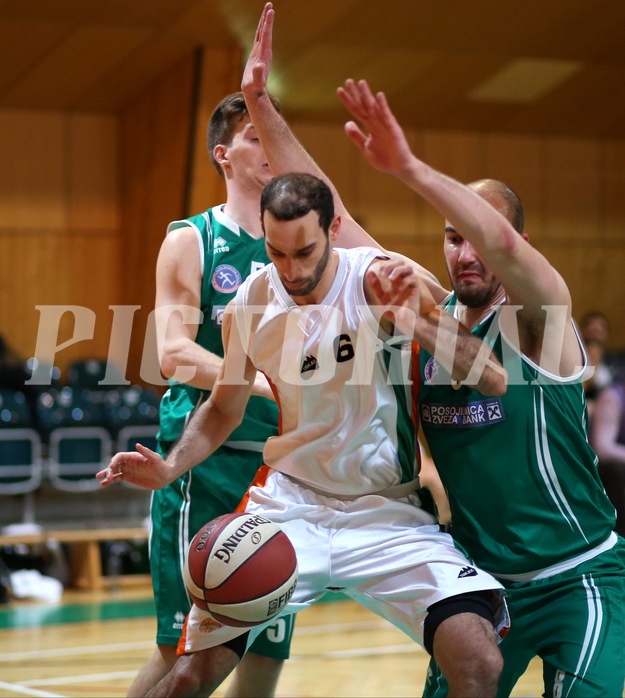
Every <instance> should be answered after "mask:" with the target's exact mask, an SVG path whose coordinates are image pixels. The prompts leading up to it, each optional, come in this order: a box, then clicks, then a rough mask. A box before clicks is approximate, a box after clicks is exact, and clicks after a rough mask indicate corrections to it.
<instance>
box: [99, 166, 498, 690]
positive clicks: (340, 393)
mask: <svg viewBox="0 0 625 698" xmlns="http://www.w3.org/2000/svg"><path fill="white" fill-rule="evenodd" d="M261 216H262V221H263V226H264V230H265V243H266V247H267V252H268V255H269V258H270V259H271V261H272V264H270V265H268V266H267V267H266V268H265V269H263V270H261V271H259V272H257V273H256V274H253V275H252V276H250V277H249V278H248V279H247V280H246V281H245V282H244V283H243V284H242V286H241V287H240V289H239V291H238V292H237V296H236V297H235V300H234V301H233V304H231V312H229V313H228V320H227V322H225V323H224V336H225V337H226V340H225V341H226V357H225V361H224V364H223V368H222V372H221V375H220V379H219V382H218V384H217V387H216V388H215V390H214V391H213V393H212V394H211V397H210V398H209V400H208V401H207V402H206V403H204V405H203V406H201V407H200V408H199V409H198V410H197V411H196V414H195V416H194V417H193V418H192V419H191V421H190V423H189V426H188V427H187V429H186V430H185V432H184V434H183V436H182V438H181V440H180V441H179V442H178V444H177V445H176V446H175V447H174V448H173V450H172V451H171V453H170V454H169V456H168V457H167V460H166V461H165V460H163V459H162V458H161V456H159V455H158V454H156V453H154V452H152V451H150V450H149V449H146V448H143V447H138V448H139V452H138V453H137V452H134V453H123V454H117V455H116V456H115V457H114V458H113V460H112V461H111V464H110V465H109V467H108V468H107V469H106V470H103V471H102V472H101V473H99V475H98V477H99V479H100V480H101V481H102V484H103V485H109V484H111V483H113V482H117V481H119V480H124V481H127V482H131V483H133V484H135V485H139V486H142V487H146V488H149V489H158V488H160V487H162V486H163V485H165V484H166V483H168V482H171V481H172V480H173V479H174V478H176V477H178V476H179V475H180V474H182V473H183V472H186V471H188V470H190V469H191V468H192V467H193V466H194V465H195V464H196V463H199V462H200V461H202V460H204V459H205V458H206V457H207V456H208V455H209V454H210V453H211V452H212V451H213V450H214V449H215V448H217V447H218V446H219V444H221V443H222V442H223V441H224V440H225V439H226V438H227V436H228V435H229V433H230V432H231V431H232V429H233V428H235V427H236V425H237V424H238V423H239V422H240V420H241V418H242V415H243V412H244V410H245V406H246V403H247V400H248V398H249V395H250V390H251V388H250V384H251V382H253V376H255V375H256V371H257V370H261V371H263V372H264V373H265V374H266V376H267V377H268V379H269V380H270V383H271V384H272V387H273V390H274V392H275V394H276V398H277V403H278V405H279V408H280V419H281V429H280V434H279V435H278V436H276V437H272V438H271V439H269V440H268V443H267V446H266V448H265V451H264V460H265V463H266V465H265V466H264V467H263V468H261V470H260V471H259V473H258V475H257V477H256V479H255V481H254V483H253V485H252V487H251V488H250V490H249V491H248V494H247V497H246V499H245V500H244V502H243V503H242V506H241V507H240V508H241V510H245V511H247V512H249V513H257V514H262V515H263V516H266V517H267V518H269V519H271V520H273V521H275V522H276V523H278V524H279V525H280V526H281V527H282V528H283V530H284V531H285V532H286V533H287V535H288V536H289V537H290V539H291V541H292V543H293V545H294V547H295V550H296V552H297V556H298V567H299V580H298V585H297V587H296V590H295V592H294V594H293V596H292V597H291V599H290V601H289V603H288V605H287V606H286V608H285V611H284V612H286V613H295V612H297V611H300V610H303V609H304V608H307V607H308V606H310V605H311V604H312V603H314V602H315V601H317V600H319V599H320V598H321V597H322V596H324V595H326V594H328V593H332V592H336V591H341V592H342V593H343V594H345V595H347V596H348V597H350V598H352V599H354V600H355V601H357V602H359V603H360V604H362V605H363V606H364V607H366V608H368V609H369V610H371V611H373V612H374V613H377V614H378V615H380V616H381V617H383V618H386V619H387V620H389V621H390V622H391V623H393V624H394V625H395V626H397V627H398V628H400V629H401V630H402V631H404V632H405V633H406V634H407V635H408V636H409V637H410V638H412V639H413V640H415V641H416V642H418V643H419V644H421V645H422V646H424V647H425V648H426V649H427V650H428V652H430V653H431V654H432V655H433V656H434V657H435V658H436V660H437V661H438V662H439V663H440V664H441V666H443V667H444V671H445V673H446V675H447V676H448V678H449V681H450V687H451V688H450V693H452V694H453V695H457V696H481V697H484V696H495V695H496V689H497V681H498V678H499V673H500V671H501V666H502V664H501V655H500V652H499V650H498V647H497V633H498V632H499V633H501V634H503V631H504V629H505V628H506V626H507V624H508V621H507V610H506V607H505V604H504V603H503V602H502V600H501V596H500V593H499V592H500V589H501V585H500V584H499V583H498V582H496V581H495V580H494V579H493V578H492V577H491V576H490V575H488V574H486V573H484V572H483V571H481V570H480V569H478V568H476V567H475V566H474V565H472V564H471V563H470V562H469V560H468V559H467V558H466V557H465V556H464V555H462V554H461V553H460V552H459V550H458V549H457V548H456V547H455V546H454V544H453V542H452V540H451V538H450V537H449V535H448V534H446V533H443V532H441V531H440V528H439V526H438V524H437V522H436V518H435V516H434V513H433V509H429V507H428V500H427V498H426V497H425V496H424V494H423V491H422V490H420V489H419V483H418V468H419V463H418V454H417V452H416V434H415V420H414V417H415V415H414V414H413V412H412V408H413V405H414V404H415V403H414V398H415V395H414V390H415V389H416V387H417V386H416V385H415V384H414V383H413V382H412V381H411V380H410V378H411V373H410V371H411V358H412V355H413V346H412V345H413V342H414V341H418V342H420V343H422V344H423V346H424V347H426V348H428V349H429V350H431V351H432V352H434V351H436V353H437V357H438V358H439V360H440V363H441V365H442V366H443V367H444V369H446V370H447V371H448V372H449V374H450V378H451V379H453V380H463V379H465V378H466V377H467V374H468V373H469V371H470V369H471V368H472V367H473V364H474V362H475V361H476V359H477V357H478V355H480V352H481V351H482V350H483V348H484V346H485V345H484V344H483V343H482V342H481V341H479V340H475V339H474V338H472V337H470V335H469V334H468V333H466V332H464V333H463V332H462V331H461V330H460V327H459V325H458V324H457V323H456V321H454V320H453V318H451V317H450V316H448V315H446V314H445V313H441V312H440V311H439V310H438V309H436V308H435V307H434V306H433V305H432V304H430V305H428V307H429V308H433V309H432V310H431V312H430V313H422V312H421V287H422V282H420V281H419V280H418V277H417V274H416V272H415V270H414V269H413V268H412V267H411V266H410V265H409V264H408V263H407V262H404V261H402V260H391V259H389V258H386V257H384V256H381V253H380V251H379V250H376V249H371V248H356V249H354V250H344V249H334V248H333V244H332V243H333V240H334V239H335V238H336V236H337V234H338V230H339V227H340V216H337V215H335V214H334V204H333V197H332V192H331V191H330V189H329V188H328V186H327V185H326V184H325V183H324V182H322V181H321V180H319V179H318V178H316V177H313V176H311V175H307V174H287V175H283V176H281V177H277V178H274V179H273V180H272V181H271V182H270V183H269V185H267V187H265V189H264V190H263V195H262V198H261ZM382 304H384V305H382ZM391 304H392V307H391ZM441 321H443V322H441ZM437 340H438V341H437ZM454 345H456V350H455V352H454V350H453V346H454ZM478 361H479V359H478ZM482 363H484V362H482ZM477 387H478V388H479V389H480V390H482V391H484V392H486V393H491V394H500V393H501V392H503V391H505V375H503V374H502V372H500V371H499V370H497V366H496V365H494V364H493V365H485V366H484V370H483V371H482V372H481V377H480V379H479V381H478V382H477ZM428 509H429V510H428ZM261 628H262V626H261ZM259 630H260V628H255V629H254V631H253V632H252V633H249V632H248V630H247V629H245V628H234V627H228V626H219V624H216V623H215V621H214V620H212V619H211V617H210V616H209V615H208V614H206V613H205V612H203V611H201V610H200V609H199V608H197V607H193V609H192V611H191V613H190V614H189V617H188V618H187V623H186V627H185V632H184V635H183V639H182V641H181V645H180V646H179V654H180V656H179V657H178V660H177V662H176V664H175V665H174V668H173V669H172V670H171V671H170V672H169V674H168V675H167V676H165V677H164V678H163V679H162V681H161V682H160V683H159V684H158V685H157V686H156V687H155V688H154V689H153V693H149V694H148V695H158V696H165V695H181V694H184V695H193V696H195V695H197V696H201V695H206V694H207V693H210V692H212V691H213V690H214V689H215V688H216V686H218V685H219V684H220V683H221V682H222V681H223V679H224V678H225V677H226V676H227V675H228V674H229V673H230V672H231V671H232V670H233V668H234V667H235V666H236V664H237V663H238V661H239V660H240V657H241V656H242V655H243V653H244V651H245V648H246V645H247V642H248V639H250V638H249V637H248V635H253V634H254V633H256V632H258V631H259Z"/></svg>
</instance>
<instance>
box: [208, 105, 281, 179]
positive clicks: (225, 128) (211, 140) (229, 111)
mask: <svg viewBox="0 0 625 698" xmlns="http://www.w3.org/2000/svg"><path fill="white" fill-rule="evenodd" d="M270 99H271V103H272V104H273V106H274V107H275V109H276V111H277V112H278V113H279V112H280V101H279V100H278V98H277V97H274V96H270ZM246 116H249V112H248V110H247V104H246V103H245V97H243V93H242V92H233V93H232V94H229V95H228V96H227V97H224V98H223V99H222V100H221V102H219V104H218V105H217V106H216V107H215V109H214V110H213V113H212V114H211V116H210V119H209V121H208V129H207V132H206V141H207V145H208V155H209V157H210V160H211V162H212V163H213V167H214V168H215V169H216V170H217V174H218V175H219V176H220V177H221V178H222V179H223V176H224V172H223V170H222V168H221V165H220V164H219V163H218V162H217V161H216V160H215V157H214V155H213V150H215V146H216V145H230V144H231V143H232V139H233V137H234V132H235V130H236V128H237V126H238V125H239V124H240V123H241V120H242V119H244V118H245V117H246Z"/></svg>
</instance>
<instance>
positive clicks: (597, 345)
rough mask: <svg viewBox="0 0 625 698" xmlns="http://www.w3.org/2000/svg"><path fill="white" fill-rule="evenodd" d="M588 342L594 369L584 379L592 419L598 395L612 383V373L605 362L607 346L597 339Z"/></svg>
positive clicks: (589, 360) (587, 345) (590, 361)
mask: <svg viewBox="0 0 625 698" xmlns="http://www.w3.org/2000/svg"><path fill="white" fill-rule="evenodd" d="M585 344H586V354H587V355H588V365H589V366H592V367H593V369H594V371H593V374H592V375H591V376H590V378H588V379H586V380H585V381H584V395H585V396H586V404H587V405H588V418H589V419H590V420H591V419H592V418H593V415H594V411H595V403H596V401H597V397H599V394H600V393H601V391H602V390H604V389H605V388H607V387H609V386H610V385H612V383H613V380H612V373H611V372H610V369H609V368H608V367H607V366H606V365H605V363H604V356H605V347H604V345H603V344H602V343H601V342H599V341H597V340H596V339H589V340H588V341H587V342H585Z"/></svg>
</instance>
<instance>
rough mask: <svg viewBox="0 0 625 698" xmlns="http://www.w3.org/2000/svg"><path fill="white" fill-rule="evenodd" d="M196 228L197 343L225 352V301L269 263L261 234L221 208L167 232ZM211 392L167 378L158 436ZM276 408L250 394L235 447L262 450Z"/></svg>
mask: <svg viewBox="0 0 625 698" xmlns="http://www.w3.org/2000/svg"><path fill="white" fill-rule="evenodd" d="M187 226H190V227H192V228H193V229H194V230H195V232H196V234H197V237H198V245H199V249H200V260H201V263H202V293H201V311H202V313H203V322H202V323H201V324H200V327H199V329H198V334H197V337H196V339H195V341H196V342H197V343H198V344H199V345H200V346H202V347H204V348H205V349H207V350H208V351H210V352H212V353H214V354H217V355H218V356H223V355H224V349H223V344H222V340H221V325H222V320H223V314H224V310H225V307H226V305H227V304H228V302H229V301H230V300H231V299H232V298H233V297H234V295H235V293H236V290H237V289H238V288H239V286H240V285H241V283H242V281H243V280H244V279H245V278H246V277H248V276H249V275H250V274H251V273H252V272H254V271H257V270H258V269H261V268H262V267H263V266H265V265H266V264H267V263H268V261H269V260H268V258H267V253H266V251H265V242H264V239H263V238H259V239H255V238H253V237H251V236H250V235H249V234H248V233H246V232H245V231H244V230H242V229H241V228H239V226H238V225H237V224H236V223H235V222H234V221H233V220H232V219H231V218H229V217H228V216H226V215H225V214H224V212H223V210H222V207H221V206H215V207H213V208H211V209H209V210H208V211H205V212H204V213H201V214H199V215H197V216H193V217H192V218H189V219H187V220H181V221H174V222H173V223H170V224H169V227H168V229H167V232H171V231H172V230H176V229H177V228H181V227H187ZM209 394H210V392H208V391H202V390H199V389H198V388H194V387H192V386H189V385H186V384H184V383H178V382H177V381H169V390H168V391H167V392H166V393H165V395H164V396H163V399H162V401H161V409H160V431H159V439H160V440H161V441H164V442H174V441H176V439H177V438H178V437H179V436H180V434H181V432H182V430H183V428H184V425H185V423H186V420H187V419H188V416H189V414H190V412H191V411H192V410H193V409H194V407H195V406H196V405H197V404H198V403H199V402H200V401H204V400H205V399H206V398H207V397H208V395H209ZM277 424H278V410H277V407H276V405H275V403H274V402H272V401H271V400H267V399H265V398H261V397H256V396H252V397H251V398H250V400H249V403H248V406H247V410H246V412H245V417H244V419H243V422H242V423H241V424H240V425H239V426H238V427H237V429H235V431H234V432H232V434H231V435H230V437H229V438H228V442H227V443H228V444H230V445H232V446H233V447H238V448H243V449H249V450H260V449H261V448H262V446H263V444H264V443H265V441H266V440H267V438H269V437H270V436H274V435H275V434H277V433H278V432H277Z"/></svg>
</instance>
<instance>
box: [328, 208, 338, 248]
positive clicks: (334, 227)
mask: <svg viewBox="0 0 625 698" xmlns="http://www.w3.org/2000/svg"><path fill="white" fill-rule="evenodd" d="M340 230H341V217H340V216H339V215H338V213H337V214H336V216H334V218H333V219H332V222H331V223H330V229H329V231H328V233H329V237H330V240H331V241H332V242H336V238H337V237H338V236H339V232H340Z"/></svg>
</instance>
